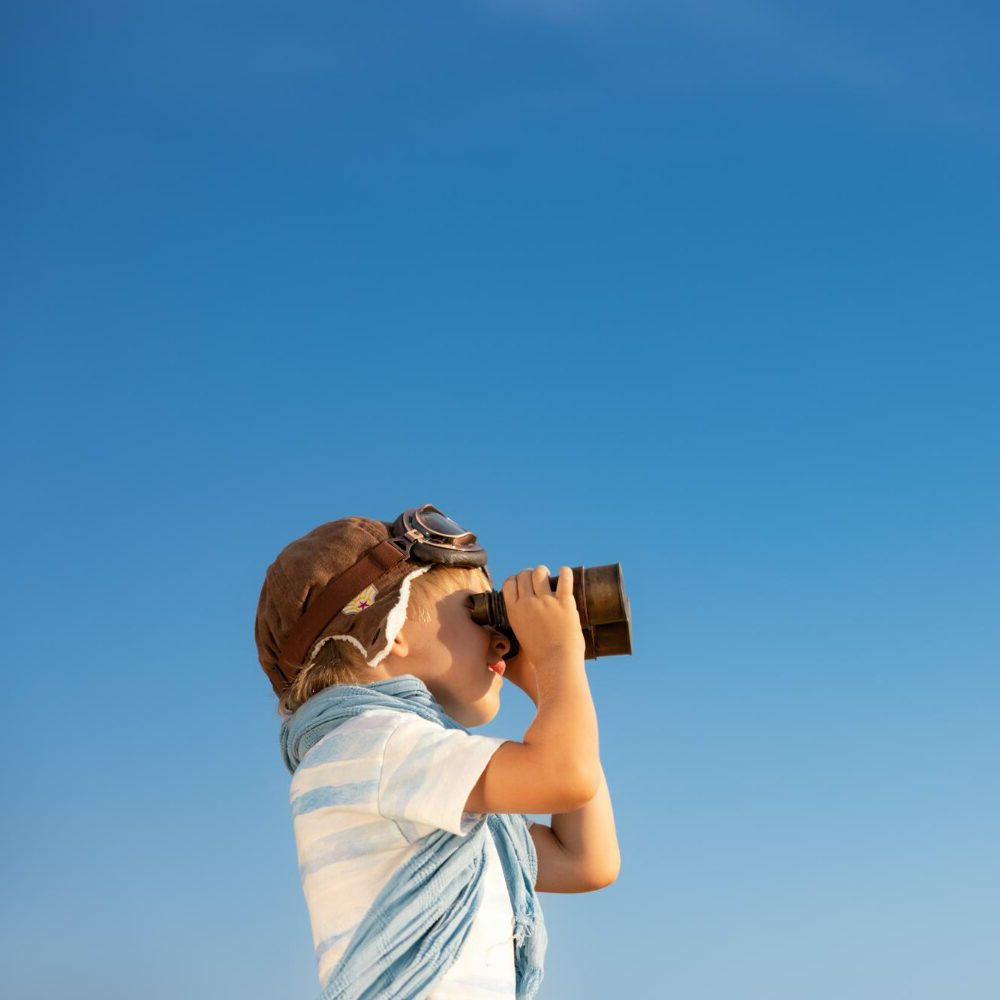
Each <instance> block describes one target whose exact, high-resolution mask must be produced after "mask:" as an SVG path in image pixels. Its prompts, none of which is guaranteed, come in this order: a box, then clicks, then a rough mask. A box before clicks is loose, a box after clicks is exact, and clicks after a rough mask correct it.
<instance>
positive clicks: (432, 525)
mask: <svg viewBox="0 0 1000 1000" xmlns="http://www.w3.org/2000/svg"><path fill="white" fill-rule="evenodd" d="M416 519H417V522H418V523H419V524H420V526H421V527H422V528H424V529H426V530H427V531H429V532H430V533H431V534H434V535H443V536H445V537H446V538H458V537H459V536H461V535H468V534H471V532H469V531H466V529H465V528H463V527H461V526H460V525H458V524H456V523H455V522H454V521H453V520H452V519H451V518H450V517H448V516H447V515H446V514H442V513H441V511H439V510H423V511H418V512H417V514H416Z"/></svg>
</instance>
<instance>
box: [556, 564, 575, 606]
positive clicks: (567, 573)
mask: <svg viewBox="0 0 1000 1000" xmlns="http://www.w3.org/2000/svg"><path fill="white" fill-rule="evenodd" d="M567 595H568V596H569V597H572V596H573V568H572V566H560V567H559V579H558V580H557V581H556V596H557V597H562V598H565V597H566V596H567Z"/></svg>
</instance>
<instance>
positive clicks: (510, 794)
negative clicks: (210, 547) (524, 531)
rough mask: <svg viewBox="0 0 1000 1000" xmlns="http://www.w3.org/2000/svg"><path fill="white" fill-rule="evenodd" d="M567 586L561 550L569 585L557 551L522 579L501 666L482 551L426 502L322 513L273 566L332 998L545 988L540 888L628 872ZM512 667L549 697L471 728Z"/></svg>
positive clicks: (304, 840)
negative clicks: (517, 725) (372, 514)
mask: <svg viewBox="0 0 1000 1000" xmlns="http://www.w3.org/2000/svg"><path fill="white" fill-rule="evenodd" d="M572 585H573V580H572V571H571V570H570V568H569V567H568V566H563V567H561V569H560V572H559V582H558V586H557V588H556V589H555V591H553V590H552V588H551V585H550V583H549V570H548V569H547V568H546V567H544V566H538V567H536V568H535V569H534V570H527V569H526V570H524V571H522V572H521V573H519V574H517V575H516V576H511V577H508V579H507V580H506V581H505V582H504V584H503V595H504V600H505V602H506V606H507V613H508V619H509V622H510V625H511V628H512V629H513V631H514V633H515V634H516V636H517V638H518V640H519V642H520V644H521V650H520V652H519V653H518V655H517V656H516V657H515V658H513V659H512V660H511V663H510V664H505V662H504V660H503V659H502V657H503V655H504V654H505V653H507V652H508V651H509V649H510V642H509V640H508V638H507V637H506V636H505V635H503V634H502V633H501V632H499V631H496V630H494V629H492V628H489V627H486V626H482V625H479V624H477V623H476V622H475V621H473V619H472V617H471V615H470V607H469V605H470V601H469V597H470V595H472V594H475V593H481V592H483V591H489V590H491V589H492V581H491V579H490V576H489V571H488V570H487V569H486V552H485V550H484V549H482V547H481V546H479V545H477V544H476V540H475V535H473V534H472V533H471V532H466V531H464V529H462V528H460V527H459V526H458V525H456V524H455V523H454V522H453V521H451V520H450V519H449V518H447V517H446V516H445V515H443V514H442V513H441V512H440V511H438V510H437V509H436V508H434V507H432V506H431V505H429V504H425V505H424V506H423V507H421V508H412V509H410V510H408V511H405V512H404V513H403V514H401V515H400V516H399V518H397V519H396V521H395V522H394V523H392V524H390V523H389V522H385V521H379V520H374V519H370V518H361V517H348V518H342V519H341V520H339V521H330V522H327V523H326V524H322V525H320V526H319V527H317V528H315V529H314V530H313V531H311V532H309V533H308V534H307V535H305V536H304V537H302V538H300V539H297V540H296V541H294V542H292V543H290V544H289V545H287V546H286V547H285V548H284V549H283V550H282V551H281V552H280V553H279V555H278V557H277V558H276V559H275V561H274V562H273V563H272V564H271V566H269V567H268V570H267V574H266V579H265V582H264V585H263V587H262V589H261V595H260V602H259V605H258V610H257V619H256V623H255V638H256V642H257V649H258V655H259V658H260V662H261V665H262V667H263V668H264V670H265V672H266V673H267V675H268V677H269V678H270V680H271V683H272V686H273V688H274V691H275V693H276V694H277V695H278V696H279V711H280V713H281V714H282V715H283V716H284V717H285V718H284V723H283V725H282V729H281V740H280V742H281V749H282V755H283V758H284V761H285V765H286V767H287V768H288V770H289V771H290V772H291V773H292V775H293V777H292V782H291V790H290V802H291V807H292V814H293V825H294V831H295V838H296V844H297V849H298V860H299V870H300V875H301V878H302V885H303V893H304V895H305V898H306V903H307V905H308V908H309V915H310V921H311V924H312V932H313V944H314V947H315V951H316V957H317V962H318V972H319V979H320V984H321V987H322V988H323V993H322V1000H333V998H343V1000H355V998H376V997H379V998H390V997H391V998H407V1000H416V998H430V1000H446V998H447V1000H475V998H485V997H490V998H492V1000H496V998H498V997H508V998H511V1000H513V998H514V997H515V996H516V997H517V998H530V997H533V996H534V995H535V993H536V992H537V990H538V986H539V984H540V982H541V979H542V970H543V961H544V954H545V946H546V940H547V939H546V933H545V925H544V921H543V918H542V913H541V909H540V907H539V905H538V901H537V898H536V895H535V893H536V890H538V891H550V892H582V891H588V890H592V889H596V888H600V887H602V886H604V885H607V884H609V883H610V882H611V881H613V880H614V878H615V877H616V875H617V870H618V846H617V842H616V840H615V835H614V823H613V819H612V816H611V806H610V800H609V798H608V794H607V787H606V783H605V782H604V776H603V772H602V771H601V766H600V760H599V756H598V749H597V719H596V713H595V711H594V706H593V701H592V699H591V695H590V689H589V686H588V683H587V677H586V672H585V669H584V660H583V652H584V642H583V634H582V631H581V628H580V620H579V615H578V613H577V609H576V604H575V601H574V598H573V592H572ZM505 675H506V677H507V678H508V679H510V680H512V681H513V682H514V683H515V684H516V685H517V686H518V687H520V688H522V690H524V691H525V692H526V693H527V694H528V695H529V697H531V698H532V700H533V701H534V702H535V703H536V705H538V712H537V715H536V717H535V719H534V721H533V722H532V724H531V726H529V728H528V730H527V732H526V733H525V736H524V740H523V742H520V743H518V742H516V741H513V740H506V739H500V738H496V737H488V736H480V735H474V734H472V733H469V732H468V730H467V728H466V727H467V726H479V725H482V724H484V723H486V722H489V721H490V720H491V719H493V718H494V717H495V716H496V713H497V711H498V709H499V703H500V689H501V687H502V685H503V678H504V676H505ZM524 813H553V814H556V815H554V816H553V826H552V827H549V826H545V825H543V824H538V823H531V824H529V823H528V821H527V819H526V817H525V816H524V815H523V814H524ZM562 814H569V815H562ZM557 821H558V823H557ZM557 825H559V826H560V828H561V830H562V833H563V839H562V840H560V838H559V837H558V836H557V833H556V826H557Z"/></svg>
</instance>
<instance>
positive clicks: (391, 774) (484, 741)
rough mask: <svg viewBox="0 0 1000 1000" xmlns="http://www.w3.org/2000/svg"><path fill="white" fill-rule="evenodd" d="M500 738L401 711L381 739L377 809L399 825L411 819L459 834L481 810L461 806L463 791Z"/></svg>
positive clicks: (470, 786) (465, 794)
mask: <svg viewBox="0 0 1000 1000" xmlns="http://www.w3.org/2000/svg"><path fill="white" fill-rule="evenodd" d="M506 742H507V740H506V739H502V738H500V737H495V736H479V735H476V734H474V733H468V732H466V731H465V730H464V729H445V728H443V727H442V726H439V725H438V724H437V723H435V722H431V721H429V720H428V719H424V718H421V717H420V716H419V715H413V714H410V713H407V714H406V715H405V716H404V718H403V721H402V722H400V724H399V725H398V726H396V728H395V729H394V730H393V731H392V733H391V735H390V736H389V739H388V740H387V742H386V744H385V755H384V757H383V761H382V773H381V776H380V779H379V788H378V802H379V812H380V813H381V815H383V816H384V817H385V818H386V819H392V820H395V821H396V822H397V823H400V824H401V825H402V826H405V825H406V824H416V825H417V827H418V828H419V827H421V826H426V827H433V828H437V829H439V830H447V831H448V832H449V833H455V834H459V835H461V836H465V834H466V833H468V832H469V830H470V829H471V828H472V826H473V825H474V824H475V823H476V822H478V821H479V819H480V818H481V815H482V814H481V813H467V812H465V811H464V810H465V803H466V802H467V801H468V798H469V792H471V791H472V789H473V788H474V787H475V784H476V782H477V781H478V780H479V777H480V775H481V774H482V773H483V770H484V769H485V768H486V765H487V764H488V763H489V760H490V758H491V757H492V756H493V754H495V753H496V752H497V750H498V749H499V748H500V746H501V745H502V744H503V743H506Z"/></svg>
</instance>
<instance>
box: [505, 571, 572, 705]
mask: <svg viewBox="0 0 1000 1000" xmlns="http://www.w3.org/2000/svg"><path fill="white" fill-rule="evenodd" d="M550 575H551V574H550V573H549V568H548V567H547V566H536V567H535V568H534V569H524V570H521V572H520V573H518V574H516V575H513V576H508V577H507V579H506V580H504V582H503V587H502V591H503V599H504V604H505V605H506V607H507V620H508V621H509V622H510V627H511V628H512V629H513V630H514V634H515V635H516V636H517V641H518V642H519V643H520V644H521V646H522V647H523V653H524V655H525V656H526V657H527V658H528V659H529V660H530V661H531V662H532V664H538V665H541V666H542V667H543V669H544V666H545V664H546V662H547V661H549V660H550V659H551V658H552V657H554V656H561V655H566V654H568V655H570V656H571V657H573V658H577V657H578V658H579V659H580V661H581V662H582V661H583V654H584V650H585V648H586V645H585V643H584V639H583V629H582V628H581V627H580V614H579V612H578V611H577V607H576V599H575V598H574V597H573V570H572V568H571V567H569V566H560V567H559V580H558V583H557V584H556V589H555V590H553V589H552V585H551V583H550V582H549V576H550ZM514 659H515V660H518V659H520V656H517V657H515V658H514ZM518 686H520V685H518Z"/></svg>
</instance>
